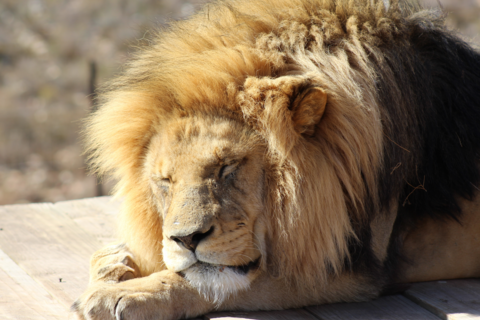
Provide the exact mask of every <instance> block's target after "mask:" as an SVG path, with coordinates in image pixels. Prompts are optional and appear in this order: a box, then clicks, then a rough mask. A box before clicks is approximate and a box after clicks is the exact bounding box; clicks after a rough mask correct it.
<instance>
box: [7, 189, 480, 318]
mask: <svg viewBox="0 0 480 320" xmlns="http://www.w3.org/2000/svg"><path fill="white" fill-rule="evenodd" d="M118 209H119V203H118V202H116V201H113V200H112V199H111V198H109V197H101V198H92V199H83V200H75V201H66V202H59V203H56V204H51V203H41V204H29V205H11V206H0V319H1V320H4V319H15V320H19V319H67V318H68V308H69V306H70V305H71V304H72V302H73V301H74V300H75V299H76V298H77V297H78V296H79V295H80V294H81V293H82V292H83V291H84V290H85V288H86V286H87V283H88V264H89V258H90V255H91V254H92V253H93V252H94V251H95V250H97V249H99V248H100V247H102V246H104V245H106V244H110V243H112V242H115V236H114V230H115V218H116V215H117V212H118ZM479 234H480V231H479ZM204 318H205V319H217V320H220V319H261V320H270V319H299V320H300V319H301V320H314V319H323V320H350V319H352V320H353V319H362V320H363V319H365V320H367V319H368V320H380V319H382V320H383V319H392V320H407V319H408V320H417V319H418V320H420V319H422V320H423V319H458V320H460V319H462V320H466V319H480V279H468V280H454V281H437V282H426V283H419V284H415V285H413V286H412V287H411V288H410V289H409V290H408V291H407V292H406V293H405V294H403V295H394V296H387V297H382V298H380V299H378V300H376V301H372V302H368V303H348V304H346V303H343V304H333V305H324V306H314V307H308V308H303V309H297V310H285V311H270V312H251V313H217V314H209V315H207V316H206V317H204Z"/></svg>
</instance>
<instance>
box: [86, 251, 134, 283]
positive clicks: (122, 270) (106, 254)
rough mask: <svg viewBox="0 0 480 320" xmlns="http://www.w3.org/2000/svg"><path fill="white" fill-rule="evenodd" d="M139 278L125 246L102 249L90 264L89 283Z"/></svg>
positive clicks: (131, 257) (131, 256)
mask: <svg viewBox="0 0 480 320" xmlns="http://www.w3.org/2000/svg"><path fill="white" fill-rule="evenodd" d="M138 277H140V270H139V268H138V266H137V264H136V263H135V261H134V259H133V255H132V254H131V253H130V252H129V251H128V248H127V246H126V245H125V244H120V245H114V246H109V247H106V248H103V249H101V250H99V251H97V252H95V254H94V255H93V257H92V259H91V262H90V282H91V283H94V282H121V281H125V280H130V279H133V278H138Z"/></svg>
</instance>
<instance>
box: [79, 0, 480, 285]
mask: <svg viewBox="0 0 480 320" xmlns="http://www.w3.org/2000/svg"><path fill="white" fill-rule="evenodd" d="M442 25H443V22H442V18H441V15H439V14H438V13H435V12H430V11H420V9H419V8H418V6H414V5H402V4H401V3H400V4H399V3H397V2H395V1H393V2H392V3H391V4H390V5H389V8H388V10H386V8H385V5H384V3H383V1H377V0H375V1H373V0H372V1H370V0H362V1H360V0H359V1H349V0H248V1H235V0H227V1H219V2H215V3H212V4H209V5H207V6H206V7H205V8H204V9H203V11H201V12H199V13H197V14H196V15H195V16H193V17H192V18H191V19H189V20H186V21H179V22H174V23H172V24H171V25H170V26H169V27H168V28H166V30H162V31H161V32H159V33H158V34H154V35H153V36H152V37H151V39H150V41H149V42H148V43H147V44H146V45H144V46H142V47H141V48H140V49H139V50H138V51H137V53H136V56H135V57H134V59H132V61H131V62H130V63H129V64H128V66H127V67H126V69H125V71H124V72H123V74H122V75H120V76H119V77H117V78H116V79H115V80H113V81H112V82H111V83H110V84H108V85H107V86H106V87H105V88H104V89H103V91H102V93H101V98H100V101H99V102H100V105H101V107H100V108H99V110H98V111H97V112H95V113H94V114H93V115H92V116H91V117H90V118H89V120H88V123H87V128H86V140H87V145H88V146H87V147H88V151H89V154H90V163H91V164H92V166H93V168H94V169H95V170H96V171H97V172H99V173H101V174H104V173H107V172H113V173H114V175H115V176H116V178H117V179H118V184H117V187H116V194H117V195H119V196H122V197H124V199H125V200H124V208H123V214H122V222H121V226H122V228H123V229H122V231H121V234H122V235H123V237H124V240H125V241H126V242H127V243H129V245H130V247H131V249H132V250H133V252H134V253H136V254H137V255H138V258H139V259H140V261H139V262H140V263H139V264H140V266H141V268H142V272H143V273H144V274H148V273H151V272H153V271H157V270H160V269H162V268H163V265H162V262H161V255H160V253H161V239H162V238H161V232H162V230H161V229H162V222H161V221H160V215H159V214H158V213H157V212H156V209H155V205H154V204H153V200H152V195H151V191H150V190H149V187H148V183H147V182H146V176H145V172H144V156H145V154H146V152H147V150H148V147H149V141H150V140H151V138H152V136H153V135H155V133H156V132H157V130H158V128H159V127H161V126H162V123H164V122H165V120H166V119H168V118H170V117H183V116H186V115H192V114H197V113H203V114H213V115H216V116H221V117H229V118H234V119H237V120H238V121H242V122H244V123H245V125H248V126H251V127H252V128H253V129H254V130H257V131H258V132H260V133H261V135H262V136H263V137H264V139H265V141H266V143H267V145H268V149H269V152H268V163H269V169H268V172H267V176H266V182H265V183H266V188H267V198H266V204H267V206H268V216H269V226H268V244H269V248H268V250H269V252H268V267H269V268H270V272H271V273H272V274H274V275H290V276H294V277H295V278H296V279H297V280H298V281H308V279H309V278H310V277H320V278H324V279H326V276H327V275H329V274H338V273H339V272H340V271H341V270H344V269H345V268H351V270H353V271H356V270H361V271H363V272H366V274H371V275H372V276H373V275H375V277H378V278H380V276H381V275H379V274H376V272H380V271H378V270H379V268H378V266H379V265H380V261H378V260H377V259H376V258H375V256H374V255H373V253H372V250H374V248H373V245H372V243H371V235H370V233H371V230H370V224H371V222H372V220H373V219H375V218H376V217H377V215H382V214H385V213H386V212H388V211H389V210H392V208H394V209H395V208H397V207H398V208H400V211H399V212H400V213H401V214H399V218H398V219H397V222H396V224H395V227H394V233H398V232H399V230H401V229H402V226H403V225H404V224H406V223H407V222H408V223H410V222H411V221H412V219H413V220H414V219H416V217H418V216H421V215H424V214H431V215H439V216H451V217H456V216H458V215H459V214H460V209H459V207H458V204H457V200H456V198H455V197H456V196H457V195H459V196H463V197H466V198H470V197H472V196H473V188H474V186H475V185H477V183H478V181H479V177H480V175H479V172H478V169H477V167H476V161H477V160H478V155H479V150H478V149H479V148H478V146H479V143H478V141H480V126H478V125H477V124H476V123H475V121H476V119H480V107H479V106H480V101H479V99H480V98H479V97H480V96H479V95H478V94H476V93H475V92H480V79H479V75H480V60H479V59H477V57H478V55H477V53H476V52H474V51H473V50H472V49H470V48H469V47H468V46H467V45H466V44H464V43H463V42H462V41H460V40H459V39H458V38H456V37H455V36H452V35H451V34H450V33H448V32H447V31H446V30H444V29H443V27H442ZM288 75H292V76H295V75H302V76H304V77H305V79H315V81H316V83H317V84H318V85H319V86H321V87H322V88H323V89H324V90H325V92H326V93H327V95H328V103H327V106H326V111H325V114H324V116H323V118H322V120H321V121H320V123H319V124H318V126H317V128H316V130H315V132H314V134H313V135H312V136H308V137H305V136H302V135H300V134H298V133H297V132H296V131H295V130H294V128H293V127H292V124H291V123H290V122H288V121H287V120H286V119H288V116H289V114H290V110H289V108H288V103H289V100H288V95H289V93H288V92H281V93H280V94H279V93H278V91H273V89H272V87H271V86H270V82H271V81H274V79H276V78H279V77H281V76H288ZM269 99H270V100H271V101H273V100H275V104H273V103H272V106H274V107H272V108H270V109H267V108H265V101H269ZM453 119H454V120H453ZM391 246H392V247H394V246H395V241H392V243H391ZM394 256H395V255H394V254H392V253H391V254H389V256H388V257H386V259H387V260H388V259H390V260H391V259H394ZM385 276H387V275H385Z"/></svg>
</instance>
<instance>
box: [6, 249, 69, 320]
mask: <svg viewBox="0 0 480 320" xmlns="http://www.w3.org/2000/svg"><path fill="white" fill-rule="evenodd" d="M0 315H1V319H16V320H19V319H22V320H23V319H25V320H34V319H35V320H36V319H42V320H45V319H66V318H67V316H68V312H67V310H66V308H65V307H63V306H62V305H60V303H59V302H58V301H56V300H54V299H53V297H52V296H51V295H50V294H49V293H48V292H47V291H46V290H45V289H44V288H42V287H41V286H40V285H39V284H38V283H37V282H35V281H34V280H33V279H32V278H31V277H30V276H29V275H28V274H27V273H26V272H25V271H23V270H22V269H21V268H20V267H19V266H18V265H17V264H15V262H13V260H12V259H10V258H9V257H8V256H7V255H6V254H5V253H4V252H3V251H2V250H0Z"/></svg>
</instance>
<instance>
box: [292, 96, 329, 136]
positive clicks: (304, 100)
mask: <svg viewBox="0 0 480 320" xmlns="http://www.w3.org/2000/svg"><path fill="white" fill-rule="evenodd" d="M326 105H327V94H326V93H325V91H324V90H323V89H321V88H319V87H307V88H306V89H303V90H302V92H300V93H299V94H298V95H297V97H296V98H295V100H294V101H293V103H292V106H291V109H292V112H293V116H292V121H293V125H294V127H295V131H297V132H298V133H300V134H304V135H307V136H311V135H313V133H314V132H315V125H316V124H317V123H319V122H320V119H321V118H322V116H323V113H324V112H325V106H326Z"/></svg>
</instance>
